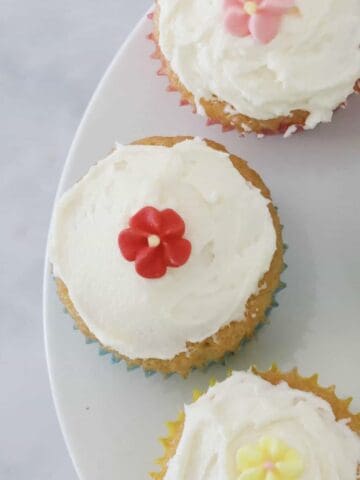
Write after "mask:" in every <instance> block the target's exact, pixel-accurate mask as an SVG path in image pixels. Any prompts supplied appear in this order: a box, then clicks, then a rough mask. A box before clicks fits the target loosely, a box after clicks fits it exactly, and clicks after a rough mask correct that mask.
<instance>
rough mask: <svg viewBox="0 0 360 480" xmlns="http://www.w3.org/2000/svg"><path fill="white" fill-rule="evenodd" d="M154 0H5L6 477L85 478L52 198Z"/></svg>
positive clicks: (2, 378)
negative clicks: (58, 330)
mask: <svg viewBox="0 0 360 480" xmlns="http://www.w3.org/2000/svg"><path fill="white" fill-rule="evenodd" d="M150 5H151V0H101V1H99V0H61V1H60V0H51V1H46V0H0V145H1V157H0V479H1V480H23V479H26V480H65V479H66V480H73V479H75V478H76V475H75V473H74V470H73V467H72V465H71V461H70V459H69V457H68V455H67V452H66V447H65V444H64V441H63V439H62V436H61V433H60V429H59V426H58V423H57V419H56V416H55V411H54V407H53V405H52V399H51V394H50V389H49V382H48V377H47V372H46V363H45V351H44V342H43V327H42V312H41V288H42V270H43V261H44V258H43V257H44V251H45V244H46V236H47V228H48V223H49V219H50V213H51V208H52V202H53V199H54V195H55V190H56V186H57V183H58V180H59V176H60V173H61V170H62V166H63V163H64V160H65V158H66V155H67V151H68V149H69V146H70V144H71V141H72V138H73V136H74V133H75V130H76V127H77V125H78V123H79V121H80V119H81V116H82V114H83V112H84V109H85V107H86V105H87V103H88V101H89V98H90V96H91V94H92V92H93V90H94V88H95V86H96V84H97V83H98V81H99V79H100V77H101V75H102V74H103V72H104V70H105V68H106V67H107V65H108V64H109V62H110V61H111V59H112V57H113V56H114V54H115V52H116V51H117V50H118V48H119V46H120V45H121V43H122V42H123V41H124V40H125V38H126V36H127V35H128V33H129V32H130V31H131V30H132V28H133V26H134V25H135V23H136V21H137V20H138V19H139V18H140V16H141V15H142V14H143V13H144V12H145V10H146V9H147V8H148V7H149V6H150Z"/></svg>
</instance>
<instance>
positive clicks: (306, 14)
mask: <svg viewBox="0 0 360 480" xmlns="http://www.w3.org/2000/svg"><path fill="white" fill-rule="evenodd" d="M152 38H153V39H154V40H155V42H156V43H157V46H158V47H157V51H156V52H155V57H159V58H160V59H161V61H162V68H161V69H160V71H159V73H163V74H166V75H167V76H168V77H169V79H170V90H178V91H179V92H180V93H181V96H182V100H181V103H182V104H184V103H190V104H192V105H194V107H195V109H196V110H197V112H198V113H200V114H202V115H206V116H207V117H208V118H209V124H213V123H220V124H222V125H223V126H224V129H225V130H229V129H233V128H236V129H237V130H238V131H240V132H250V131H252V132H256V133H258V134H274V133H285V134H286V135H290V134H291V133H293V132H295V131H296V130H297V129H302V128H305V129H311V128H314V127H315V126H316V125H317V124H319V123H320V122H329V121H330V120H331V118H332V115H333V111H334V110H336V109H337V108H338V107H339V106H340V105H344V102H346V99H347V98H348V96H349V95H350V94H351V93H353V92H354V91H357V92H359V91H360V84H359V82H358V79H359V78H360V48H359V45H360V2H359V1H358V0H342V1H339V0H323V1H320V0H254V1H245V0H216V1H209V0H157V1H156V10H155V15H154V33H153V35H152Z"/></svg>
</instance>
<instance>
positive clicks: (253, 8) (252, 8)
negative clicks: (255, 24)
mask: <svg viewBox="0 0 360 480" xmlns="http://www.w3.org/2000/svg"><path fill="white" fill-rule="evenodd" d="M257 9H258V6H257V3H255V2H245V3H244V10H245V12H246V13H247V14H248V15H250V16H251V15H255V13H256V12H257Z"/></svg>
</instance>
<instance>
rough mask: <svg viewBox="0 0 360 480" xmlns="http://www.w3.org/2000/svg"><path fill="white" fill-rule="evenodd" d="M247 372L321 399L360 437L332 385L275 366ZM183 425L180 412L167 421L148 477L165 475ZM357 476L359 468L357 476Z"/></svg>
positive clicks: (355, 419)
mask: <svg viewBox="0 0 360 480" xmlns="http://www.w3.org/2000/svg"><path fill="white" fill-rule="evenodd" d="M251 371H252V372H253V373H254V374H255V375H258V376H259V377H261V378H263V379H264V380H266V381H267V382H269V383H272V384H273V385H277V384H279V383H281V382H286V383H287V384H288V385H289V387H290V388H293V389H297V390H302V391H304V392H310V393H313V394H314V395H316V396H318V397H320V398H322V399H323V400H325V401H326V402H328V403H329V405H330V406H331V408H332V411H333V413H334V415H335V418H336V420H337V421H339V420H347V421H348V425H349V427H350V428H351V429H352V430H353V431H354V432H355V433H357V434H358V435H360V412H359V413H356V414H354V413H351V411H350V404H351V402H352V398H351V397H350V398H344V399H341V398H339V397H338V396H337V395H336V392H335V386H334V385H331V386H329V387H323V386H321V385H319V383H318V379H319V375H318V374H314V375H312V376H310V377H303V376H302V375H301V374H300V373H299V371H298V369H297V368H294V369H292V370H290V371H288V372H282V371H281V370H280V369H279V368H278V366H277V365H276V364H273V365H272V366H271V367H270V368H269V370H265V371H261V370H259V369H258V368H257V367H256V366H252V367H251ZM231 375H232V370H231V369H229V370H228V372H227V376H231ZM216 383H217V380H216V379H215V378H212V379H211V380H210V381H209V387H212V386H214V385H215V384H216ZM205 393H206V391H201V390H194V391H193V395H192V400H193V403H194V402H196V401H197V400H198V399H199V398H200V397H201V396H202V395H204V394H205ZM184 421H185V413H184V411H183V410H181V411H180V413H179V415H178V417H177V419H176V420H175V421H170V422H167V423H166V427H167V431H168V432H167V436H166V437H163V438H159V442H160V443H161V445H162V446H163V448H164V453H163V455H162V456H161V457H160V458H158V459H157V460H156V461H155V463H156V464H157V465H158V467H159V469H160V470H159V471H158V472H150V477H152V478H153V480H162V479H163V478H164V476H165V474H166V472H167V465H168V462H169V460H170V459H171V458H172V457H173V456H174V454H175V453H176V449H177V446H178V443H179V441H180V438H181V435H182V431H183V427H184ZM359 474H360V466H359V471H358V475H359ZM354 480H355V479H354Z"/></svg>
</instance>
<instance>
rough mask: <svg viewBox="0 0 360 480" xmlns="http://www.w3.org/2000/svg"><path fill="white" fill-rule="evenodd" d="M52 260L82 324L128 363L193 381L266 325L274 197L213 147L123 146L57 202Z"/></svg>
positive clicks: (278, 252)
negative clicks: (194, 374) (196, 372)
mask: <svg viewBox="0 0 360 480" xmlns="http://www.w3.org/2000/svg"><path fill="white" fill-rule="evenodd" d="M50 261H51V263H52V265H53V273H54V276H55V278H56V282H57V287H58V293H59V296H60V299H61V300H62V302H63V303H64V304H65V306H66V308H67V309H68V311H69V313H70V314H71V316H72V317H73V318H74V319H75V322H76V324H77V326H78V327H79V329H80V330H81V331H82V332H83V333H84V334H85V336H86V337H87V338H89V339H94V340H98V341H99V343H100V344H101V345H102V347H103V348H104V349H105V351H109V352H111V353H112V354H113V355H114V356H115V358H116V359H125V360H126V361H127V362H128V364H129V365H131V366H133V365H139V366H142V367H143V368H144V369H145V370H150V371H160V372H163V373H172V372H178V373H179V374H181V375H183V376H186V375H187V374H188V373H189V371H190V370H191V369H192V368H194V367H201V366H203V365H206V364H208V363H209V362H211V361H217V360H219V359H221V358H222V357H223V356H224V354H225V353H227V352H232V351H234V350H236V349H237V348H238V346H239V344H240V343H241V341H242V340H244V339H247V338H249V337H251V336H252V335H253V333H254V331H255V328H256V327H257V326H258V325H259V324H261V322H263V321H264V319H265V315H266V312H267V310H268V309H269V307H270V305H271V303H272V299H273V295H274V292H275V291H276V289H277V288H278V287H279V282H280V273H281V271H282V269H283V249H282V239H281V227H280V222H279V219H278V216H277V213H276V210H275V208H274V206H273V204H272V202H271V198H270V193H269V191H268V189H267V188H266V187H265V185H264V183H263V182H262V180H261V179H260V177H259V176H258V175H257V174H256V173H255V172H254V171H253V170H251V169H250V168H249V167H248V165H247V164H246V162H245V161H243V160H241V159H239V158H237V157H235V156H232V155H229V154H228V153H227V152H226V150H225V149H224V148H223V147H222V146H220V145H218V144H215V143H213V142H210V141H202V140H200V139H192V138H186V137H176V138H167V137H166V138H165V137H154V138H148V139H144V140H141V141H139V142H136V144H132V145H129V146H122V145H117V146H116V148H115V150H114V151H113V152H112V153H111V154H110V155H109V156H108V157H107V158H105V159H104V160H102V161H100V162H99V163H97V164H96V165H95V166H93V167H92V168H91V169H90V171H89V172H88V173H87V174H86V175H85V176H84V177H83V178H82V179H81V180H80V181H79V182H78V183H77V184H75V185H74V186H73V187H72V188H70V190H68V191H67V192H66V193H65V194H64V195H63V196H62V197H61V199H60V200H59V202H58V203H57V205H56V208H55V213H54V219H53V227H52V235H51V242H50Z"/></svg>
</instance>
